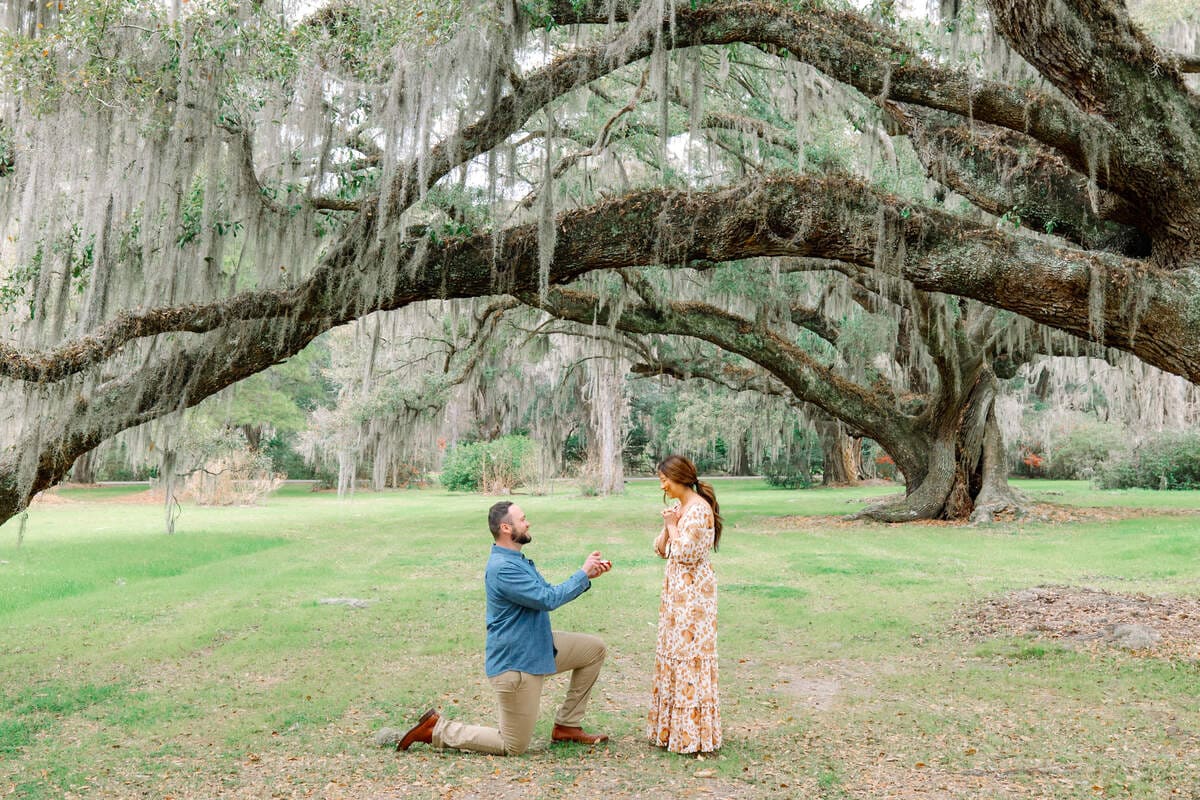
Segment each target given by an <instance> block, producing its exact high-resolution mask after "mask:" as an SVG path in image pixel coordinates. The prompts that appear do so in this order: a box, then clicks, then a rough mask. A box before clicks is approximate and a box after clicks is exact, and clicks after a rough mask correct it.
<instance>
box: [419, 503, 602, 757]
mask: <svg viewBox="0 0 1200 800" xmlns="http://www.w3.org/2000/svg"><path fill="white" fill-rule="evenodd" d="M488 527H489V528H491V531H492V538H493V539H494V540H495V544H493V545H492V553H491V557H490V558H489V559H488V564H487V572H486V573H485V575H484V587H485V589H486V591H487V650H486V659H485V668H486V671H487V676H488V680H489V681H490V682H491V684H492V688H494V689H495V690H496V696H497V698H498V699H499V700H500V727H499V729H496V728H487V727H482V726H479V725H467V724H464V723H461V722H454V721H451V720H448V719H445V718H444V717H442V716H441V715H439V714H438V713H437V711H436V710H434V709H432V708H431V709H429V710H428V711H426V712H425V714H424V715H422V717H421V719H420V720H419V721H418V722H417V724H416V725H415V726H413V727H412V728H411V729H410V730H409V731H408V732H407V733H406V734H404V737H403V738H402V739H401V740H400V741H399V742H398V743H397V744H396V749H397V750H407V749H408V748H409V747H411V746H412V745H413V744H414V743H416V742H424V743H426V744H432V745H433V746H434V747H439V748H440V747H452V748H455V749H458V750H470V751H473V752H476V753H491V754H493V755H508V756H516V755H520V754H521V753H524V752H525V750H526V749H527V748H528V747H529V740H530V739H532V738H533V726H534V723H536V722H537V717H538V705H539V703H540V701H541V697H542V682H543V680H544V679H545V676H547V675H554V674H557V673H559V672H566V671H568V670H570V671H571V685H570V687H569V688H568V689H567V697H566V699H565V700H564V701H563V704H562V707H561V708H560V709H559V710H558V714H557V716H556V717H555V720H554V731H553V733H552V734H551V740H552V741H555V742H580V743H582V744H596V743H597V742H603V741H607V740H608V737H607V736H605V735H604V734H594V733H588V732H587V731H585V730H584V729H583V728H582V727H580V724H579V723H580V721H581V720H582V719H583V712H584V709H585V708H586V707H587V701H588V697H589V695H590V694H591V691H592V684H594V683H595V682H596V677H597V676H598V675H599V674H600V666H601V664H603V663H604V655H605V652H606V650H605V647H604V642H603V641H601V640H600V639H599V638H597V637H595V636H588V635H586V634H582V633H564V632H557V633H556V632H552V631H551V630H550V612H551V611H553V610H554V609H556V608H558V607H559V606H561V605H565V604H566V603H569V602H571V601H572V600H574V599H575V598H576V597H578V596H579V595H581V594H583V593H584V592H586V591H587V590H588V589H589V588H591V585H592V579H593V578H597V577H599V576H601V575H603V574H604V573H606V572H608V571H609V570H610V569H612V562H610V561H604V560H603V559H601V558H600V553H599V551H597V552H594V553H592V554H591V555H589V556H588V557H587V560H586V561H584V562H583V566H582V567H581V568H580V569H579V570H578V571H577V572H576V573H575V574H574V575H572V576H571V577H570V578H567V580H565V581H563V582H562V583H560V584H558V585H557V586H553V585H551V584H549V583H547V582H546V579H545V578H543V577H542V576H541V573H539V572H538V571H537V570H536V569H535V568H534V565H533V562H532V561H530V560H529V559H528V558H526V557H525V556H524V555H522V554H521V548H522V547H524V546H525V545H527V544H529V543H530V542H531V541H533V537H531V536H530V535H529V521H528V520H526V519H525V512H524V511H522V510H521V507H520V506H518V505H517V504H516V503H511V502H508V501H503V502H500V503H496V504H495V505H494V506H492V508H491V510H490V511H489V512H488Z"/></svg>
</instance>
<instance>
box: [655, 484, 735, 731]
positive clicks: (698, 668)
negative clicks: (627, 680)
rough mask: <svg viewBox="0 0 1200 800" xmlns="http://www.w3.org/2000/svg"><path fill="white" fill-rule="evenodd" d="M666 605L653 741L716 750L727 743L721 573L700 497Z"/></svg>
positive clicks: (672, 564)
mask: <svg viewBox="0 0 1200 800" xmlns="http://www.w3.org/2000/svg"><path fill="white" fill-rule="evenodd" d="M676 530H677V536H676V538H674V539H672V540H671V543H670V545H669V549H668V553H667V576H666V580H665V581H664V583H663V590H662V602H661V604H660V605H659V611H658V614H659V616H658V644H657V646H656V647H655V651H654V691H653V694H652V695H651V699H650V719H649V725H648V726H647V731H648V733H649V736H650V741H651V742H653V743H654V744H655V745H657V746H659V747H665V748H667V749H668V750H670V751H671V752H673V753H695V752H701V753H708V752H711V751H713V750H716V749H717V748H719V747H720V746H721V703H720V699H719V697H718V695H717V576H716V575H715V574H714V573H713V569H712V564H710V563H709V560H708V554H709V552H710V551H711V550H712V546H713V533H714V531H713V522H712V510H711V509H710V508H709V507H708V505H707V504H706V503H704V502H693V503H692V504H691V505H689V506H688V507H687V508H686V509H685V510H684V511H683V514H682V516H681V517H680V518H679V522H678V523H677V524H676Z"/></svg>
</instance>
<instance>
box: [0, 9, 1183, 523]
mask: <svg viewBox="0 0 1200 800" xmlns="http://www.w3.org/2000/svg"><path fill="white" fill-rule="evenodd" d="M932 17H933V19H930V20H926V19H924V18H923V17H921V16H919V15H918V16H914V15H909V14H906V13H904V9H903V7H898V6H897V5H895V4H892V3H883V2H881V3H876V4H873V5H871V6H869V7H866V8H857V7H854V6H851V5H847V4H844V3H840V2H836V1H834V0H829V2H786V3H774V2H758V1H757V0H737V1H734V0H714V1H713V2H705V3H680V4H671V3H668V2H664V1H663V0H658V1H657V2H648V3H640V4H635V3H617V2H614V3H592V2H579V3H562V2H544V3H535V4H526V5H521V6H516V5H512V4H489V3H481V4H478V5H474V4H468V3H452V4H445V3H442V4H436V5H435V4H425V3H421V2H412V3H404V4H394V3H377V2H372V1H371V0H347V1H346V2H335V3H329V4H327V5H323V6H320V7H318V8H316V9H312V8H307V7H306V8H304V9H303V13H300V11H299V10H294V9H292V8H291V6H290V4H287V3H284V4H283V5H279V4H277V3H272V2H261V1H259V2H235V1H234V0H211V2H202V3H190V4H188V8H187V9H186V11H184V10H182V8H180V7H175V8H160V7H158V6H155V5H150V6H149V7H147V4H142V3H135V2H124V3H122V2H100V1H99V0H95V1H93V2H87V1H85V2H79V3H70V4H62V5H60V6H54V5H50V6H45V7H42V6H41V4H34V5H33V6H29V5H27V4H25V3H11V4H10V5H9V7H8V11H7V23H8V24H7V28H6V32H5V34H4V40H3V42H2V43H0V45H2V47H0V51H2V53H3V55H2V61H0V75H2V77H3V90H2V92H3V93H2V94H0V188H2V189H3V200H0V207H2V208H3V214H4V217H3V218H4V221H5V222H4V224H5V231H4V239H3V242H2V243H0V304H2V309H0V311H2V312H3V314H4V318H5V319H6V320H7V321H8V322H9V325H8V326H7V327H8V330H7V332H6V333H5V334H4V338H3V340H2V341H0V380H2V381H3V384H2V385H0V392H2V393H3V397H4V404H3V406H4V408H5V412H4V414H5V417H4V419H2V420H0V430H2V431H3V434H4V444H3V448H4V449H3V451H2V452H0V519H7V518H8V517H10V516H12V515H13V514H14V513H17V512H18V511H20V510H21V509H22V508H24V506H25V505H26V504H27V503H28V502H29V499H30V497H32V495H33V494H35V493H36V492H37V491H40V490H41V489H44V488H45V487H47V486H49V485H51V484H53V483H54V482H56V481H58V480H60V479H61V478H62V477H63V475H65V474H66V472H67V470H68V469H69V468H70V466H71V464H72V463H73V462H74V460H75V459H76V458H77V457H78V456H80V455H81V454H83V453H85V452H87V451H88V450H90V449H91V448H93V447H95V446H96V445H97V444H98V443H100V442H101V441H104V440H105V439H107V438H109V437H111V436H113V435H115V434H116V433H118V432H120V431H122V430H126V429H129V428H131V427H134V426H139V425H146V424H151V425H168V426H169V424H170V421H171V420H172V419H173V418H174V417H175V416H177V415H178V414H179V413H180V412H181V411H182V410H183V409H185V408H188V407H190V406H193V405H195V404H197V403H199V402H201V401H202V400H203V399H204V398H206V397H209V396H212V395H214V394H215V393H218V392H221V391H222V390H224V389H226V388H227V387H229V386H231V385H233V384H234V383H236V382H238V381H240V380H242V379H244V378H247V377H249V376H251V375H254V374H256V373H259V372H261V371H263V370H264V369H266V368H268V367H269V366H271V365H273V364H276V363H278V362H280V361H282V360H284V359H287V358H289V357H290V356H292V355H294V354H296V353H297V352H299V351H300V350H302V349H303V348H304V347H305V346H306V345H307V344H308V343H309V342H311V341H312V340H313V339H314V338H315V337H317V336H318V335H320V334H321V333H323V332H325V331H327V330H330V329H331V328H333V327H335V326H338V325H341V324H343V323H347V322H351V321H354V320H359V319H362V318H363V317H365V316H367V315H370V314H373V313H376V312H397V311H399V312H401V313H403V310H405V309H411V308H413V307H414V306H415V305H416V304H421V303H427V302H435V303H436V302H444V301H445V300H447V299H453V298H492V297H496V296H504V295H507V296H510V297H513V298H516V299H517V300H519V301H520V302H522V303H524V304H525V305H527V306H530V307H534V308H537V309H539V310H541V311H543V312H547V313H549V314H551V315H555V316H558V317H562V318H564V319H569V320H576V321H578V322H580V323H593V322H596V321H603V322H604V323H605V324H606V325H607V326H609V327H610V329H612V330H614V331H616V330H620V331H622V332H624V333H628V334H630V335H634V336H636V337H639V340H640V341H642V342H643V344H644V343H646V342H651V343H652V346H651V347H650V348H649V351H648V352H649V353H650V355H653V356H655V357H658V356H662V358H661V359H660V361H664V362H666V361H669V360H670V359H669V356H670V353H669V352H668V350H669V348H668V346H667V344H666V343H665V342H666V339H665V337H679V336H684V337H693V338H699V339H702V340H705V341H708V342H710V343H712V344H714V345H716V346H717V347H720V348H722V350H724V351H727V352H730V353H735V354H737V355H738V356H739V357H741V358H742V359H746V360H748V362H750V364H752V365H753V366H752V368H751V369H752V371H756V372H757V373H758V374H760V375H761V376H763V378H762V379H764V380H768V381H775V382H777V385H778V384H782V385H783V386H784V387H786V391H787V392H789V393H790V394H791V395H792V396H793V397H794V399H795V400H796V401H798V402H803V403H808V404H812V405H814V406H816V407H818V408H819V409H821V410H822V411H823V412H824V413H827V414H829V415H831V416H833V417H835V418H837V419H840V420H843V421H845V422H847V423H849V424H852V425H854V426H856V427H857V428H859V429H868V430H870V432H871V435H872V438H876V439H877V441H880V442H881V444H883V445H884V446H885V448H886V449H888V451H889V453H892V454H893V455H894V456H896V459H897V464H898V465H899V466H901V469H902V470H903V471H904V472H905V475H906V477H907V478H908V485H909V492H910V500H911V502H910V503H909V504H908V505H907V506H906V507H905V508H903V509H901V513H900V514H899V517H900V518H904V517H906V516H907V515H911V514H913V513H916V514H930V513H934V514H937V513H961V509H964V508H965V509H968V510H969V508H970V507H972V506H974V505H975V504H976V503H985V500H986V492H985V500H980V495H979V493H980V491H981V490H982V488H983V486H984V485H985V484H987V483H988V482H987V480H986V474H987V471H988V469H990V467H988V466H987V458H986V453H987V451H988V447H989V445H988V442H989V441H990V438H991V437H992V436H993V435H994V425H992V423H991V422H989V415H992V414H993V410H992V405H991V399H990V397H991V395H992V394H994V390H993V389H992V388H990V387H991V386H992V383H991V382H992V381H994V375H995V374H996V372H997V371H1000V372H1003V371H1004V370H1006V369H1008V368H1009V365H1011V364H1012V363H1014V362H1018V363H1019V362H1020V361H1022V360H1027V359H1028V358H1030V357H1032V355H1033V354H1035V353H1055V352H1062V351H1064V350H1067V349H1071V348H1074V352H1081V353H1091V354H1094V355H1106V356H1107V357H1110V358H1112V357H1114V356H1113V355H1112V352H1111V351H1114V350H1115V351H1122V352H1124V353H1128V354H1131V355H1132V356H1135V357H1136V358H1138V359H1141V360H1142V361H1144V362H1145V363H1147V364H1150V365H1153V366H1154V367H1157V368H1159V369H1162V370H1165V371H1166V372H1169V373H1174V374H1175V375H1179V376H1182V377H1183V378H1185V379H1187V380H1189V381H1191V382H1193V383H1196V382H1200V366H1198V365H1200V278H1198V277H1197V276H1198V273H1197V268H1198V267H1200V94H1198V93H1197V89H1196V83H1195V73H1197V72H1198V71H1200V56H1198V55H1197V52H1198V50H1200V48H1197V42H1196V36H1197V34H1196V30H1197V20H1196V19H1195V17H1194V15H1193V16H1192V17H1191V18H1188V17H1187V16H1185V15H1179V14H1174V13H1172V14H1165V13H1164V12H1162V9H1161V8H1159V7H1157V6H1153V5H1151V4H1142V5H1140V6H1135V7H1132V8H1130V7H1127V6H1126V5H1125V4H1124V3H1121V2H1115V1H1114V0H1054V1H1053V2H1049V3H1046V2H1030V1H1029V0H987V2H982V3H980V4H978V5H972V4H968V3H959V2H944V3H943V4H942V7H941V9H940V10H939V11H938V12H937V13H935V14H933V15H932ZM881 165H884V166H881ZM731 264H732V265H739V268H738V269H737V270H736V271H735V272H734V273H732V274H735V275H736V278H735V279H730V278H729V275H730V274H731V273H730V271H729V270H728V269H725V268H722V267H721V266H720V265H731ZM805 275H806V276H807V277H806V278H805V280H803V281H802V280H800V278H799V277H798V276H805ZM814 275H819V276H822V277H821V279H820V280H819V281H818V282H817V283H811V282H806V281H807V278H810V277H812V276H814ZM946 296H953V297H956V298H961V299H960V300H952V299H948V298H947V297H946ZM851 304H853V305H855V306H856V307H857V308H861V309H863V310H864V311H868V312H871V313H878V312H879V311H880V309H881V308H884V307H886V308H887V309H888V311H887V314H888V315H889V316H890V317H891V318H892V319H894V320H895V324H896V328H895V330H896V336H897V342H898V346H897V347H896V348H893V353H892V356H893V358H891V359H890V360H889V363H886V364H885V363H877V364H873V365H870V367H871V368H870V369H864V368H863V367H864V365H863V364H856V363H854V358H853V357H852V356H851V357H849V358H848V354H849V353H852V352H853V350H852V349H851V350H847V346H848V345H849V343H851V342H852V339H850V338H846V339H842V338H841V335H840V334H837V335H834V336H833V339H834V341H832V342H831V341H830V340H829V338H828V335H829V334H830V332H831V331H834V330H837V329H838V323H839V322H842V321H843V318H844V317H845V316H846V314H847V311H846V310H847V309H848V308H850V306H851ZM1002 312H1003V313H1004V314H1007V316H999V314H1001V313H1002ZM855 313H857V312H855ZM996 326H999V327H996ZM842 327H844V326H842ZM822 332H824V333H825V334H826V335H827V336H826V337H822ZM1072 337H1073V338H1072ZM1075 340H1078V341H1082V342H1084V343H1085V344H1083V345H1080V344H1078V343H1075V344H1072V342H1073V341H1075ZM822 341H824V342H825V344H822V343H821V342H822ZM900 345H903V346H900ZM732 364H733V366H734V367H735V368H746V362H745V361H735V362H732ZM714 366H716V365H714ZM659 368H660V369H661V370H662V371H663V372H664V373H669V372H670V369H671V365H670V364H669V363H662V364H660V365H659ZM684 372H688V369H685V370H684ZM914 395H919V396H920V397H919V402H917V403H916V404H915V405H914V404H913V403H912V402H910V401H911V400H912V397H913V396H914ZM967 412H970V413H969V414H968V413H967ZM968 416H969V417H971V418H973V419H975V420H976V421H977V424H966V423H964V419H965V418H966V417H968ZM889 432H890V433H889ZM905 432H910V433H911V434H912V435H911V436H905V435H904V433H905ZM889 436H890V437H891V441H888V437H889ZM993 444H994V443H993ZM893 451H894V452H893ZM964 454H965V455H964ZM939 473H945V474H946V477H945V479H944V480H938V481H930V482H926V481H925V477H926V476H927V475H931V474H939ZM954 476H957V477H954ZM935 483H936V486H935V485H934V484H935ZM922 486H925V489H924V490H921V487H922ZM991 486H992V489H993V490H994V491H995V492H1002V487H1000V486H999V484H997V483H995V482H992V483H991ZM921 491H924V492H926V493H930V494H931V495H938V496H937V497H932V496H931V497H930V498H929V499H928V500H927V499H926V498H924V497H922V496H920V492H921ZM956 492H959V493H961V492H966V493H967V495H968V499H967V500H966V501H965V502H955V501H954V500H953V497H952V496H953V495H954V493H956ZM914 493H916V496H913V494H914ZM989 502H990V501H989ZM997 502H998V503H999V504H1000V505H1003V502H1004V500H1003V498H1000V500H998V501H997ZM985 504H986V503H985ZM947 508H950V509H955V508H957V509H959V510H958V511H953V510H952V511H951V512H947V511H946V510H947ZM931 509H932V510H931Z"/></svg>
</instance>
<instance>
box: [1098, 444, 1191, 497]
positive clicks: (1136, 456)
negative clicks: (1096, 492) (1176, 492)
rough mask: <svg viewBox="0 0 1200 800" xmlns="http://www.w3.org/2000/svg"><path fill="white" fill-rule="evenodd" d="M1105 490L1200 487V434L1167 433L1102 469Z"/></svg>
mask: <svg viewBox="0 0 1200 800" xmlns="http://www.w3.org/2000/svg"><path fill="white" fill-rule="evenodd" d="M1099 478H1100V485H1101V486H1103V487H1104V488H1106V489H1131V488H1142V489H1200V433H1198V432H1195V431H1187V432H1164V433H1160V434H1158V435H1156V436H1153V437H1150V438H1149V439H1147V440H1146V441H1144V442H1142V443H1141V444H1140V445H1138V446H1137V447H1136V448H1134V449H1133V450H1132V451H1130V452H1128V453H1118V454H1117V455H1116V456H1114V457H1113V458H1111V459H1110V460H1109V461H1107V462H1106V463H1105V464H1104V465H1103V466H1102V467H1101V469H1100V476H1099Z"/></svg>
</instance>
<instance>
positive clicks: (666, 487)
mask: <svg viewBox="0 0 1200 800" xmlns="http://www.w3.org/2000/svg"><path fill="white" fill-rule="evenodd" d="M658 485H659V486H660V487H662V490H663V491H664V492H666V493H667V494H668V495H670V496H671V497H674V498H675V499H677V500H681V499H683V493H684V486H683V484H681V483H676V482H675V481H673V480H671V479H670V478H668V477H667V476H666V475H663V474H662V473H661V472H660V473H658Z"/></svg>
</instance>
